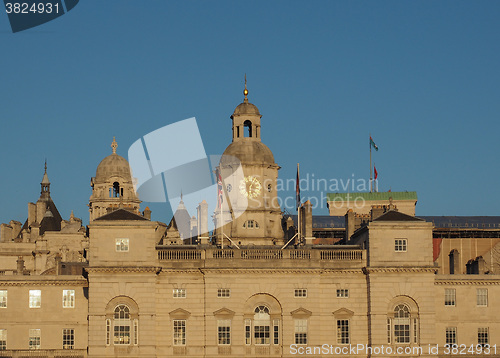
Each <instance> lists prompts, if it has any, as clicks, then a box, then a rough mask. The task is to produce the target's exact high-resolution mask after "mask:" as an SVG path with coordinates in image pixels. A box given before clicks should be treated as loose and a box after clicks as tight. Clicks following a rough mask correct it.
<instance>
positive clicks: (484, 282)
mask: <svg viewBox="0 0 500 358" xmlns="http://www.w3.org/2000/svg"><path fill="white" fill-rule="evenodd" d="M434 285H456V286H469V285H474V286H481V285H483V286H492V285H500V277H499V278H496V279H490V280H478V279H457V280H453V279H439V278H438V279H436V280H435V281H434Z"/></svg>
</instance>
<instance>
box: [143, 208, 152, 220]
mask: <svg viewBox="0 0 500 358" xmlns="http://www.w3.org/2000/svg"><path fill="white" fill-rule="evenodd" d="M142 216H143V217H144V218H146V219H148V220H151V209H149V206H146V209H144V211H143V212H142Z"/></svg>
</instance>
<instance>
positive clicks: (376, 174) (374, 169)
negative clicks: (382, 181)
mask: <svg viewBox="0 0 500 358" xmlns="http://www.w3.org/2000/svg"><path fill="white" fill-rule="evenodd" d="M373 172H374V173H375V180H377V177H378V173H377V168H376V167H375V165H374V166H373Z"/></svg>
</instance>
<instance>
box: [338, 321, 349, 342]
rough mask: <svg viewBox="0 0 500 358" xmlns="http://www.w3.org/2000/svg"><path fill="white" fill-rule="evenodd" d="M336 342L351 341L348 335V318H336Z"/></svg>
mask: <svg viewBox="0 0 500 358" xmlns="http://www.w3.org/2000/svg"><path fill="white" fill-rule="evenodd" d="M337 343H338V344H349V343H351V339H350V337H349V320H348V319H338V320H337Z"/></svg>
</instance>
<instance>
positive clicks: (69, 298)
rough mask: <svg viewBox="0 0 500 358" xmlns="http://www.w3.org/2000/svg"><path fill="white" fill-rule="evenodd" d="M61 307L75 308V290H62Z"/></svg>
mask: <svg viewBox="0 0 500 358" xmlns="http://www.w3.org/2000/svg"><path fill="white" fill-rule="evenodd" d="M63 308H75V290H63Z"/></svg>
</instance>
